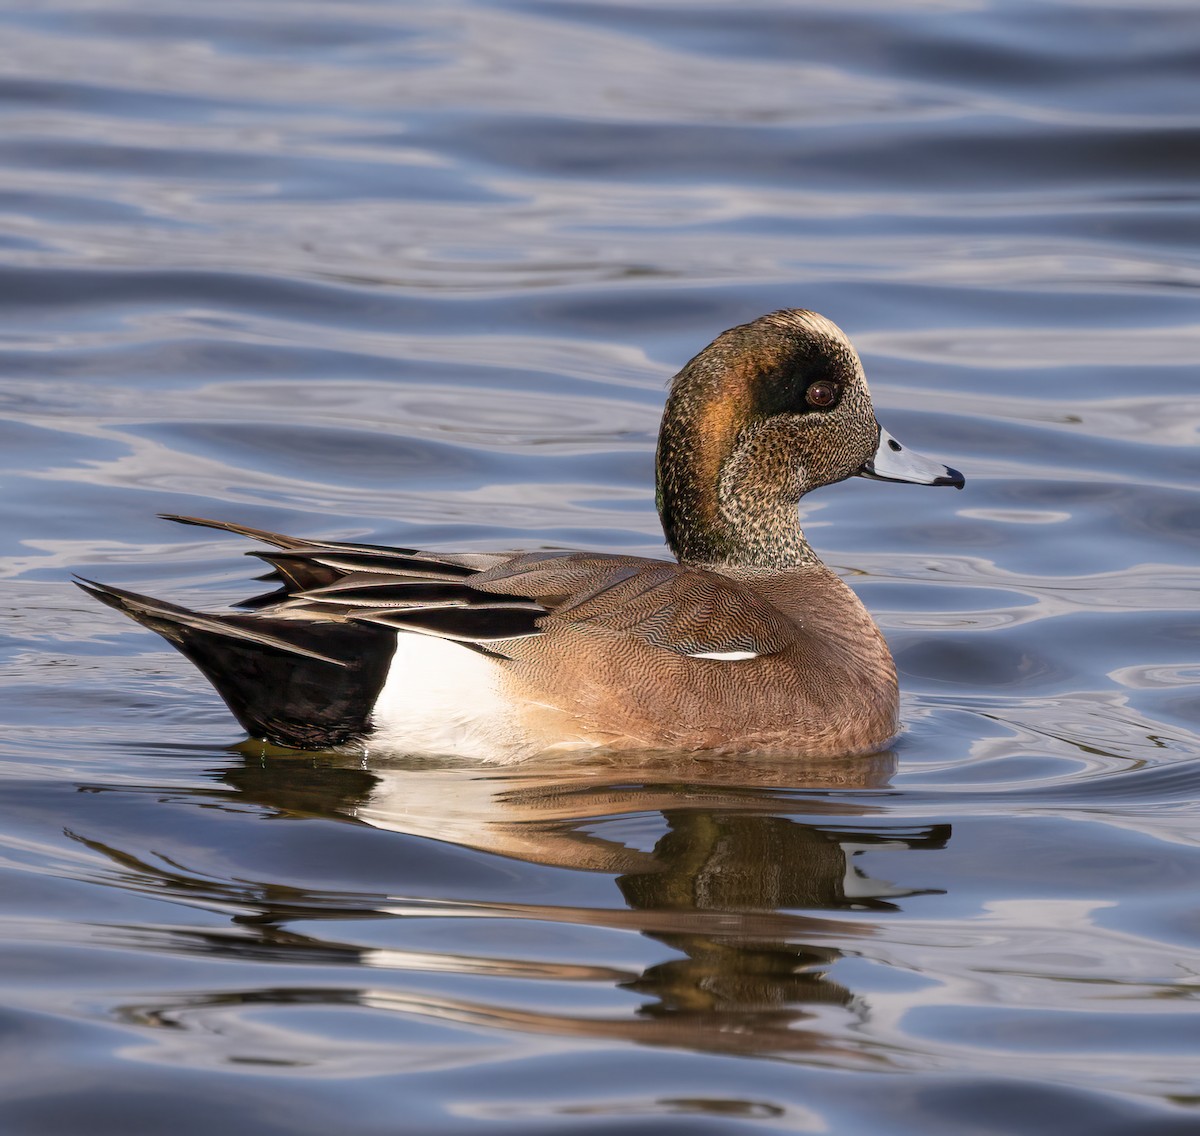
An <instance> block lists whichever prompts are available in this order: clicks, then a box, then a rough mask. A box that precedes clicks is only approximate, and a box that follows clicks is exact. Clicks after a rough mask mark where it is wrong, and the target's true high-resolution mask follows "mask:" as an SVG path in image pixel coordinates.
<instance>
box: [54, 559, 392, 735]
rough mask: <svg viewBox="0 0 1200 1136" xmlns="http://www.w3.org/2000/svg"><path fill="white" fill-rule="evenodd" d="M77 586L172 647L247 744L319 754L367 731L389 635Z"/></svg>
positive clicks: (387, 658) (352, 625) (86, 583)
mask: <svg viewBox="0 0 1200 1136" xmlns="http://www.w3.org/2000/svg"><path fill="white" fill-rule="evenodd" d="M76 583H77V584H78V586H79V587H80V588H82V589H83V590H84V591H85V592H87V593H88V594H89V595H92V596H94V597H95V598H96V599H98V600H100V602H101V603H105V604H108V606H109V607H113V608H116V609H117V610H118V611H122V612H124V613H125V614H126V615H128V616H130V617H131V618H132V619H135V620H137V622H138V623H141V624H142V625H143V626H145V627H148V628H150V630H152V631H156V632H157V633H158V634H159V635H161V636H163V638H165V639H166V640H168V642H170V643H171V644H172V645H173V646H175V647H176V648H178V649H179V651H180V652H181V653H182V654H183V655H185V656H186V657H187V658H188V659H190V660H191V661H192V662H193V663H194V664H195V665H196V666H197V667H198V668H199V669H200V670H201V672H203V674H204V676H205V677H206V678H207V679H208V681H209V682H211V683H212V685H213V687H214V688H215V689H216V691H217V693H218V694H219V695H220V696H221V697H222V698H223V699H224V701H225V704H226V705H227V706H228V707H229V709H230V710H231V711H232V712H233V715H234V717H235V718H237V720H238V721H239V722H240V723H241V724H242V726H243V727H244V728H245V729H246V731H247V732H248V733H250V734H251V735H253V736H255V737H265V738H267V739H268V740H270V741H272V742H275V743H276V744H279V745H285V746H295V747H298V748H301V749H324V748H328V747H329V746H331V745H339V744H341V743H342V742H345V741H348V740H350V739H352V738H355V737H361V736H362V735H363V734H365V733H367V732H368V731H369V730H370V727H371V711H372V709H373V707H374V704H375V700H376V698H378V696H379V692H380V690H381V689H382V688H383V684H384V681H385V680H386V678H387V672H388V667H389V665H390V663H391V657H392V653H393V651H394V650H395V643H396V633H395V631H391V630H388V629H387V628H384V627H379V626H373V625H370V624H365V623H358V622H355V621H345V622H330V621H309V620H302V619H271V618H269V617H268V618H264V617H263V616H247V615H237V614H228V615H226V614H221V615H209V614H205V613H203V612H196V611H189V610H188V609H187V608H183V607H179V606H178V605H177V604H172V603H167V602H166V601H165V600H157V599H152V598H151V597H149V596H141V595H137V594H136V593H134V592H127V591H125V590H124V589H121V588H113V587H110V586H108V585H106V584H98V583H96V582H94V581H92V580H77V581H76Z"/></svg>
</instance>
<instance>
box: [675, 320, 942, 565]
mask: <svg viewBox="0 0 1200 1136" xmlns="http://www.w3.org/2000/svg"><path fill="white" fill-rule="evenodd" d="M855 475H858V476H860V477H871V478H875V479H877V480H880V481H908V482H913V483H915V484H918V485H953V486H956V487H957V488H959V489H961V488H962V486H963V476H962V474H961V473H959V472H958V471H957V470H953V469H950V468H949V467H947V466H944V465H941V464H940V463H938V462H934V461H931V460H930V459H928V458H925V457H922V456H921V455H920V454H916V453H913V452H912V451H911V450H908V449H905V447H903V446H902V445H901V444H900V443H899V442H897V441H896V440H895V439H894V438H893V437H892V436H891V435H890V434H888V433H887V431H885V430H883V429H882V428H881V427H880V425H879V423H878V422H877V421H876V420H875V411H874V409H873V408H872V406H871V394H870V391H869V390H868V389H867V380H866V377H865V376H864V374H863V368H862V363H861V362H860V361H859V358H858V354H857V352H856V351H855V350H854V348H853V346H852V345H851V343H850V341H849V339H847V338H846V335H845V333H844V332H842V330H841V329H840V328H839V327H838V326H837V325H836V324H834V323H832V322H830V321H829V320H827V319H825V317H824V316H819V315H817V314H816V313H815V312H808V311H800V310H787V311H779V312H772V313H771V314H770V315H766V316H762V317H761V318H759V319H756V320H754V322H753V323H747V324H743V325H742V326H740V327H735V328H731V329H730V330H729V331H726V332H724V333H723V334H722V335H719V336H718V337H717V338H716V339H715V340H714V341H713V342H712V343H710V344H709V345H708V346H707V347H706V348H705V349H704V350H703V351H701V352H700V354H699V355H697V356H696V357H695V358H694V359H693V360H691V362H690V363H688V364H687V366H685V367H684V368H683V370H682V371H680V372H679V374H678V375H676V376H675V379H674V381H673V382H672V384H671V393H670V395H669V397H668V399H667V405H666V410H665V412H664V414H663V422H662V430H661V432H660V434H659V441H658V508H659V513H660V515H661V516H662V521H663V528H664V529H665V531H666V534H667V541H668V543H669V544H670V545H671V549H672V551H673V552H674V553H675V554H676V556H678V557H679V559H680V560H681V561H684V562H686V563H695V564H711V565H718V564H728V565H739V566H743V567H747V568H751V567H762V568H784V567H792V566H795V565H797V564H801V563H804V562H806V561H809V560H812V559H813V558H814V556H813V553H812V551H811V549H809V547H808V545H807V543H805V541H804V536H803V534H802V533H801V531H800V525H799V519H798V516H797V511H796V505H797V502H798V501H799V500H800V498H801V497H802V496H803V495H804V494H805V493H807V492H809V490H811V489H816V488H818V487H819V486H821V485H832V484H833V483H834V482H835V481H844V480H845V479H846V478H848V477H853V476H855Z"/></svg>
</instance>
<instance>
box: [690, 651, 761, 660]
mask: <svg viewBox="0 0 1200 1136" xmlns="http://www.w3.org/2000/svg"><path fill="white" fill-rule="evenodd" d="M688 658H689V659H716V661H717V662H718V663H742V662H745V661H746V660H747V659H757V658H758V652H757V651H700V652H698V653H697V654H695V655H688Z"/></svg>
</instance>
